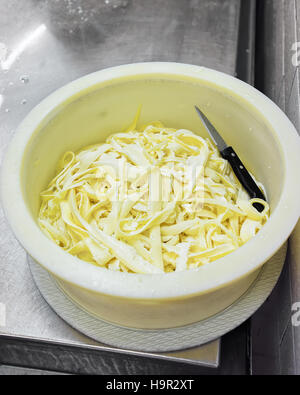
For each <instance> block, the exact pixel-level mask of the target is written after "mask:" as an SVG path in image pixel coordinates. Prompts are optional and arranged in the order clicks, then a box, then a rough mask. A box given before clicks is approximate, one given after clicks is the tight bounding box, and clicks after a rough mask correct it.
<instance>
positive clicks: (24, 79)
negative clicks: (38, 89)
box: [20, 75, 29, 84]
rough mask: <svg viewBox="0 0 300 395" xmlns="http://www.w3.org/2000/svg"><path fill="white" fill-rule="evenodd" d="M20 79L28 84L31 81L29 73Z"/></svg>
mask: <svg viewBox="0 0 300 395" xmlns="http://www.w3.org/2000/svg"><path fill="white" fill-rule="evenodd" d="M20 81H21V82H23V84H28V82H29V77H28V75H22V76H21V77H20Z"/></svg>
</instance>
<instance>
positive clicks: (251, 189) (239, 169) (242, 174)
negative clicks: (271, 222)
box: [220, 147, 266, 212]
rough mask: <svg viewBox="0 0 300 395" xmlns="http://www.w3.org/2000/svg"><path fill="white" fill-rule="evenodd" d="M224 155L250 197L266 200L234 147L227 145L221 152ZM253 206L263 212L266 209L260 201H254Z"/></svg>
mask: <svg viewBox="0 0 300 395" xmlns="http://www.w3.org/2000/svg"><path fill="white" fill-rule="evenodd" d="M220 153H221V155H222V157H223V158H224V159H226V160H228V162H229V163H230V165H231V167H232V170H233V171H234V173H235V175H236V176H237V178H238V180H239V181H240V183H241V184H242V185H243V187H244V188H245V189H246V191H247V192H248V194H249V196H250V199H254V198H257V199H262V200H266V198H265V196H264V194H263V193H262V191H261V190H260V189H259V187H258V186H257V184H256V182H255V181H254V180H253V178H252V177H251V175H250V174H249V172H248V170H247V169H246V167H245V166H244V164H243V162H242V161H241V160H240V158H239V157H238V155H237V154H236V152H235V151H234V149H233V148H232V147H227V148H225V149H224V150H223V151H221V152H220ZM253 206H254V207H255V208H256V210H257V211H259V212H262V211H263V210H264V206H263V205H262V204H260V203H253Z"/></svg>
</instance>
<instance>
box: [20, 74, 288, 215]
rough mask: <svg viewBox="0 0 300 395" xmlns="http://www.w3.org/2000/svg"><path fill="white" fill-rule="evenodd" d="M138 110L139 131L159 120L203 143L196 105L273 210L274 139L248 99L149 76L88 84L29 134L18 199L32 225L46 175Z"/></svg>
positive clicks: (276, 183) (276, 191)
mask: <svg viewBox="0 0 300 395" xmlns="http://www.w3.org/2000/svg"><path fill="white" fill-rule="evenodd" d="M140 104H141V105H142V112H141V117H140V120H139V125H142V124H144V123H146V122H149V121H155V120H160V121H162V122H163V123H164V124H165V125H166V126H169V127H174V128H185V129H190V130H192V131H193V132H195V133H197V134H199V135H201V136H204V137H208V135H207V132H206V130H205V129H204V127H203V126H202V124H201V122H200V120H199V118H198V117H197V114H196V112H195V110H194V105H195V104H197V105H198V106H199V107H200V108H201V109H202V110H203V111H204V112H205V113H206V115H207V116H208V118H209V119H210V120H211V121H212V123H213V124H214V125H215V127H216V128H217V130H218V131H219V132H220V133H221V135H222V136H223V137H224V139H225V141H226V142H227V143H228V144H229V145H232V146H234V148H235V150H236V151H237V152H238V154H239V156H240V157H241V159H242V161H243V162H244V163H245V165H246V166H247V168H248V169H249V170H250V171H251V172H253V174H254V175H255V176H256V178H257V179H258V180H260V181H261V182H262V183H263V184H264V186H265V187H266V190H267V196H268V200H269V203H270V205H271V211H272V212H274V210H275V209H276V206H277V203H278V201H279V199H280V195H281V191H282V189H283V182H284V173H285V169H284V167H283V162H284V161H283V159H282V152H281V149H280V144H279V141H277V138H276V136H275V134H274V132H273V130H272V129H271V127H270V125H269V124H268V123H267V121H266V120H265V118H264V116H263V115H262V114H260V113H259V112H258V111H257V110H256V109H255V108H254V106H252V105H251V103H250V102H249V101H247V100H245V99H244V98H241V97H239V96H238V95H236V94H235V93H234V92H233V91H230V90H224V88H220V87H218V86H216V85H214V84H213V83H210V82H207V81H201V79H192V78H190V79H187V78H183V77H182V78H181V77H180V76H168V75H157V74H155V75H151V74H150V75H147V76H143V77H141V76H137V77H129V78H127V79H124V78H123V79H115V80H111V81H110V82H108V83H107V82H106V83H105V84H103V83H102V84H98V85H97V84H96V85H93V86H92V87H90V88H88V89H86V90H83V91H81V92H80V93H79V94H77V95H75V96H73V97H71V98H70V99H69V100H67V101H66V102H64V103H62V104H60V105H59V106H57V107H56V108H54V109H52V110H51V112H50V113H49V114H48V116H47V117H46V118H45V119H44V120H43V122H42V123H41V124H40V125H39V127H38V128H37V129H36V130H35V132H34V134H33V135H32V138H31V140H30V141H29V143H28V145H27V148H26V150H25V153H24V157H23V166H22V172H23V174H22V177H21V179H22V182H23V185H22V189H23V193H24V198H25V201H26V204H27V205H28V207H29V209H30V212H31V215H32V217H33V218H34V219H35V220H36V219H37V215H38V210H39V205H40V198H39V194H40V192H41V191H42V190H43V189H44V188H45V187H46V186H47V184H48V183H49V181H50V180H51V179H52V178H53V177H54V175H55V169H56V165H57V162H58V160H59V159H60V157H61V156H62V155H63V154H64V153H65V152H66V151H69V150H72V151H76V150H79V149H80V148H83V147H84V146H87V145H90V144H95V143H99V142H104V140H105V138H106V137H107V136H109V135H110V134H111V133H115V132H120V131H123V130H124V129H126V128H127V127H128V125H129V124H130V123H131V122H132V120H133V118H134V116H135V114H136V111H137V108H138V106H139V105H140Z"/></svg>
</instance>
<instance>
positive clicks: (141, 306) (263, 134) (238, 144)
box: [2, 63, 300, 328]
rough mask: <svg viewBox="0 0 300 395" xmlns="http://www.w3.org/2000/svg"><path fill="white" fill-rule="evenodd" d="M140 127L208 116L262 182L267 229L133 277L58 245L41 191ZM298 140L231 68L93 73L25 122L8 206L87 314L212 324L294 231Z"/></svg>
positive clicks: (5, 192)
mask: <svg viewBox="0 0 300 395" xmlns="http://www.w3.org/2000/svg"><path fill="white" fill-rule="evenodd" d="M139 104H142V105H143V111H142V115H141V123H145V122H148V121H152V120H161V121H163V122H164V123H165V124H166V125H167V126H171V127H176V128H185V129H191V130H193V131H194V132H196V133H199V134H201V135H203V136H206V132H205V131H204V129H203V128H202V125H201V123H200V121H199V119H198V117H197V115H196V112H195V110H194V104H198V105H199V106H200V108H202V109H204V110H205V112H206V114H207V116H208V117H209V118H210V119H211V120H212V122H213V123H214V125H215V126H216V128H217V129H218V130H219V131H220V132H221V134H222V136H223V137H224V139H225V140H226V141H227V142H228V143H229V144H231V145H233V146H234V148H235V150H236V151H237V152H238V153H239V155H240V156H241V158H242V160H243V161H244V162H245V164H246V166H247V167H248V168H249V170H250V171H252V172H253V173H254V174H255V175H256V177H257V178H258V179H259V180H260V181H262V182H263V184H264V185H265V187H266V189H267V194H268V200H269V202H270V206H271V216H270V219H269V221H268V222H267V224H266V225H265V226H264V227H263V229H262V230H261V231H260V232H259V234H258V235H257V236H256V237H254V238H253V239H252V240H250V241H249V242H248V243H246V244H245V245H244V246H243V247H241V248H239V249H238V250H236V251H235V252H233V253H231V254H229V255H227V256H226V257H224V258H222V259H219V260H218V261H215V262H213V263H211V264H209V265H207V266H203V267H201V268H200V269H199V270H198V271H187V272H181V273H178V272H177V273H170V274H155V275H142V274H127V273H118V272H112V271H108V270H106V269H103V268H98V267H95V266H93V265H90V264H88V263H86V262H83V261H81V260H79V259H77V258H76V257H74V256H72V255H70V254H68V253H66V252H64V251H63V250H62V249H61V248H60V247H58V246H56V245H55V244H54V243H53V242H52V241H51V240H49V239H48V238H47V237H46V236H45V235H44V233H43V232H42V231H41V230H40V228H39V226H38V224H37V215H38V209H39V202H40V201H39V193H40V192H41V190H43V189H44V188H45V187H46V185H47V184H48V182H49V181H50V180H51V179H52V177H53V176H54V172H55V168H56V163H57V161H58V160H59V158H60V157H61V155H62V154H63V153H64V152H65V151H67V150H78V149H79V148H82V147H84V146H86V145H89V144H92V143H96V142H100V141H104V139H105V138H106V137H107V136H108V135H109V134H111V133H113V132H117V131H120V130H123V129H124V127H126V125H129V124H130V123H131V121H132V119H133V117H134V115H135V113H136V110H137V107H138V105H139ZM299 169H300V140H299V136H298V134H297V132H296V130H295V128H294V126H293V125H292V124H291V122H290V121H289V120H288V118H287V117H286V116H285V115H284V113H283V112H282V111H281V110H280V109H279V108H278V107H277V106H276V105H275V104H274V103H273V102H271V101H270V100H269V99H268V98H267V97H266V96H264V95H263V94H261V93H260V92H258V91H257V90H255V89H254V88H253V87H251V86H249V85H247V84H245V83H243V82H241V81H239V80H237V79H235V78H233V77H231V76H228V75H225V74H223V73H220V72H217V71H214V70H210V69H206V68H203V67H198V66H192V65H185V64H176V63H140V64H131V65H124V66H119V67H114V68H110V69H106V70H102V71H99V72H96V73H94V74H91V75H87V76H85V77H83V78H80V79H79V80H76V81H74V82H72V83H70V84H68V85H67V86H65V87H63V88H61V89H59V90H58V91H56V92H55V93H53V94H51V95H50V96H49V97H48V98H46V99H45V100H43V102H42V103H41V104H39V105H38V106H37V107H36V108H35V109H34V110H33V111H31V113H30V114H29V115H28V116H27V117H26V119H25V120H24V121H23V122H22V124H21V125H20V126H19V128H18V131H17V133H16V135H15V137H14V139H13V141H12V142H11V145H10V147H9V150H8V152H7V155H6V158H5V161H4V164H3V168H2V199H3V206H4V209H5V212H6V215H7V218H8V221H9V223H10V224H11V226H12V228H13V230H14V232H15V234H16V236H17V238H18V240H19V241H20V243H21V244H22V245H23V246H24V248H25V249H26V251H27V252H28V253H29V254H30V255H31V256H32V257H33V258H34V259H35V260H36V261H37V262H38V263H40V264H41V265H42V266H43V267H44V268H45V269H47V270H48V271H49V272H51V273H52V274H53V275H54V276H55V278H56V279H57V281H58V283H59V285H60V286H61V288H62V289H63V290H64V291H65V292H66V293H67V294H68V295H69V296H70V297H71V298H72V299H73V301H75V302H76V303H78V304H80V305H81V306H82V307H83V308H85V309H86V310H88V311H89V312H91V313H93V314H96V315H97V316H99V317H101V318H102V319H104V320H107V321H110V322H113V323H116V324H118V325H123V326H129V327H136V328H168V327H176V326H182V325H186V324H189V323H192V322H197V321H199V320H201V319H204V318H207V317H209V316H211V315H213V314H215V313H217V312H219V311H221V310H223V309H224V308H226V307H228V306H229V305H230V304H232V303H233V302H234V301H235V300H237V299H238V298H239V297H240V296H241V295H242V294H243V293H244V292H245V291H246V290H247V289H248V287H249V286H250V285H251V283H252V282H253V281H254V279H255V278H256V276H257V274H258V272H259V270H260V268H261V266H262V265H263V264H264V263H265V262H266V261H267V260H268V259H269V258H270V257H272V256H273V255H274V254H275V253H276V252H277V250H278V249H279V248H280V247H281V246H282V245H283V243H284V242H285V241H286V240H287V238H288V236H289V235H290V233H291V232H292V230H293V228H294V226H295V224H296V222H297V220H298V218H299V212H300V198H299V196H300V187H299V176H298V174H299Z"/></svg>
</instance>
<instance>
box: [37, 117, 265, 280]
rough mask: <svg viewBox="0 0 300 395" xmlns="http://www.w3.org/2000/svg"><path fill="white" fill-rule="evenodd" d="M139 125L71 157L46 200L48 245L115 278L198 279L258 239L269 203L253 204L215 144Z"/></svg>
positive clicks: (42, 215) (43, 217)
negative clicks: (117, 274) (179, 274)
mask: <svg viewBox="0 0 300 395" xmlns="http://www.w3.org/2000/svg"><path fill="white" fill-rule="evenodd" d="M137 120H138V115H137V117H136V118H135V120H134V122H133V124H132V125H131V127H130V128H129V129H128V130H127V131H126V132H125V133H117V134H113V135H111V136H110V137H109V138H108V139H107V140H106V142H105V143H104V144H97V145H94V146H89V147H86V148H84V149H82V150H81V151H79V152H78V153H76V154H75V153H73V152H66V153H65V155H64V156H63V158H62V160H61V161H60V163H59V167H58V171H57V175H56V177H55V178H54V179H53V180H52V181H51V182H50V184H49V186H48V188H47V190H45V191H43V192H42V193H41V200H42V202H41V207H40V212H39V218H38V222H39V225H40V227H41V229H42V230H43V231H44V232H45V233H46V235H47V236H48V237H49V238H51V239H52V240H53V241H54V242H55V243H56V244H58V245H59V246H60V247H61V248H63V249H64V250H65V251H67V252H69V253H70V254H73V255H76V256H77V257H78V258H80V259H82V260H84V261H86V262H89V263H91V264H94V265H98V266H101V267H105V268H107V269H109V270H114V271H123V272H129V273H168V272H172V271H183V270H195V269H196V270H197V269H198V268H199V267H200V266H202V265H207V264H209V263H210V262H212V261H214V260H216V259H219V258H221V257H223V256H225V255H227V254H229V253H230V252H232V251H234V250H236V249H237V248H238V247H240V246H242V245H243V244H244V243H246V242H247V241H248V240H250V239H251V238H252V237H254V236H255V235H256V233H257V232H258V231H259V230H260V229H261V228H262V226H263V225H264V223H265V222H266V221H267V219H268V216H269V206H268V203H266V202H265V201H262V200H260V199H255V200H253V199H252V200H250V199H249V196H248V195H247V193H246V192H245V190H244V189H243V188H242V186H241V185H240V183H239V181H238V180H237V178H236V177H235V175H234V173H233V171H232V169H231V167H230V166H229V164H228V162H227V161H226V160H224V159H223V158H222V157H221V156H220V154H219V152H218V151H217V149H216V148H215V147H214V145H213V144H212V142H211V141H210V140H208V139H203V138H202V137H200V136H198V135H196V134H194V133H192V132H191V131H189V130H184V129H179V130H176V129H171V128H166V127H164V126H163V125H162V124H161V123H160V122H155V123H152V124H148V125H146V126H145V127H143V128H142V129H141V130H137V127H136V124H137ZM258 185H259V186H260V187H261V189H262V190H263V191H264V187H263V185H261V184H260V183H258ZM264 193H265V191H264ZM255 202H256V203H257V202H259V203H261V204H262V205H263V206H264V210H263V212H261V213H260V212H258V211H257V210H256V209H255V208H254V207H253V203H255Z"/></svg>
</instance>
